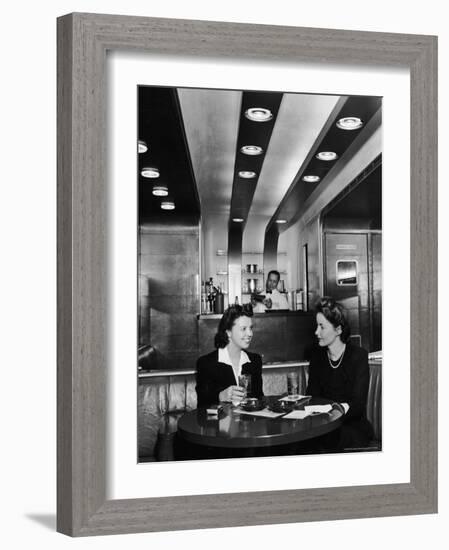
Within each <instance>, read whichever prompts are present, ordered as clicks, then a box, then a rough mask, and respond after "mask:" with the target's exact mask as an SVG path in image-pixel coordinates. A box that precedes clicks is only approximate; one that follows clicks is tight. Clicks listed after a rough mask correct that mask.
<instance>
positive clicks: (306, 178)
mask: <svg viewBox="0 0 449 550" xmlns="http://www.w3.org/2000/svg"><path fill="white" fill-rule="evenodd" d="M320 179H321V178H320V176H313V175H312V174H310V175H308V176H303V178H302V181H306V182H307V183H316V182H317V181H320Z"/></svg>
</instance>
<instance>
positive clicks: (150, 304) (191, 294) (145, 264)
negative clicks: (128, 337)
mask: <svg viewBox="0 0 449 550" xmlns="http://www.w3.org/2000/svg"><path fill="white" fill-rule="evenodd" d="M139 240H140V250H139V274H140V280H139V293H140V297H143V300H141V304H142V306H141V307H140V310H139V317H140V318H139V327H140V342H139V344H140V345H142V344H151V345H153V346H154V347H155V348H156V349H157V351H158V363H159V365H158V366H159V368H174V369H176V368H179V367H183V368H184V367H194V365H195V361H196V359H197V357H198V331H197V318H196V315H197V314H198V312H199V286H198V285H199V229H198V224H195V223H193V222H192V223H189V221H188V220H187V221H186V220H183V221H182V222H181V221H178V222H177V223H172V224H170V225H167V224H163V223H155V224H149V223H146V224H145V225H143V226H141V227H140V239H139Z"/></svg>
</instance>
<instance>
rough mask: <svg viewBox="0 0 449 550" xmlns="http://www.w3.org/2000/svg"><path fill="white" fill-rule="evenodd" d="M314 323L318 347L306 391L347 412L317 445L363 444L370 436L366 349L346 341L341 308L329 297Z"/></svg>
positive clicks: (335, 448)
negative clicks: (340, 421) (333, 429)
mask: <svg viewBox="0 0 449 550" xmlns="http://www.w3.org/2000/svg"><path fill="white" fill-rule="evenodd" d="M316 323H317V329H316V331H315V335H316V337H317V339H318V349H316V350H314V351H313V352H312V354H311V358H310V370H309V383H308V386H307V393H308V394H309V395H312V396H313V397H324V398H327V399H331V400H333V401H335V402H336V404H337V405H336V406H337V407H338V408H341V407H343V408H344V410H345V411H346V414H345V417H344V420H343V425H342V427H341V428H340V429H338V430H336V431H334V432H331V433H330V434H328V435H326V436H324V437H323V438H321V439H320V444H321V445H322V446H323V447H324V448H325V449H329V450H331V449H332V450H342V449H344V448H347V447H363V446H366V445H367V444H368V442H369V441H370V439H372V437H373V428H372V426H371V424H370V423H369V421H368V419H367V418H366V399H367V395H368V386H369V366H368V352H367V351H366V350H364V349H363V348H360V347H359V346H356V345H354V344H351V343H350V342H349V335H350V330H349V325H348V322H347V320H346V317H345V314H344V310H343V308H342V307H341V305H340V304H337V303H336V302H335V301H334V300H333V299H332V298H329V297H324V298H322V299H321V300H320V302H319V303H318V306H317V307H316ZM342 404H343V405H342ZM348 407H349V408H348ZM343 408H341V411H343Z"/></svg>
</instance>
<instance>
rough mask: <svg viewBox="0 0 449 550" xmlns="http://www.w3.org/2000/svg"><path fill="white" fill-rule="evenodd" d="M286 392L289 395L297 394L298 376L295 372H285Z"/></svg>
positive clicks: (294, 395)
mask: <svg viewBox="0 0 449 550" xmlns="http://www.w3.org/2000/svg"><path fill="white" fill-rule="evenodd" d="M287 394H288V396H289V397H296V396H298V395H299V376H298V373H297V372H289V373H288V374H287Z"/></svg>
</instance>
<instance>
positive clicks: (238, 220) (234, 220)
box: [232, 218, 245, 223]
mask: <svg viewBox="0 0 449 550" xmlns="http://www.w3.org/2000/svg"><path fill="white" fill-rule="evenodd" d="M232 221H233V222H235V223H242V222H243V221H245V220H244V219H243V218H232Z"/></svg>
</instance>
